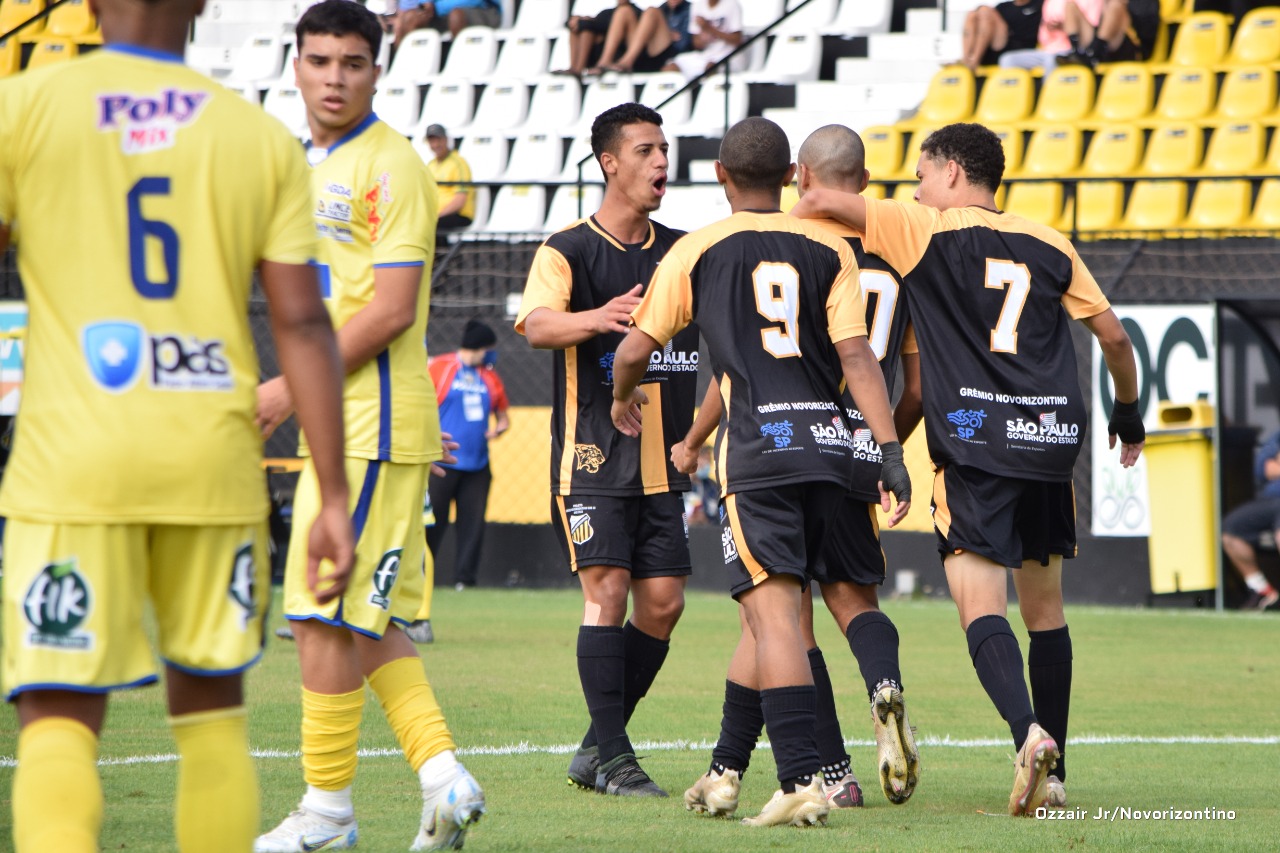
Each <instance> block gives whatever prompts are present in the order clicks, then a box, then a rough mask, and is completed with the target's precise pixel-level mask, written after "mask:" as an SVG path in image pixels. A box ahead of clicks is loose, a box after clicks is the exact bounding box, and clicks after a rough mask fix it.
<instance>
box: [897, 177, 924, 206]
mask: <svg viewBox="0 0 1280 853" xmlns="http://www.w3.org/2000/svg"><path fill="white" fill-rule="evenodd" d="M918 186H920V184H918V183H916V182H915V181H903V182H902V183H900V184H898V185H897V186H896V187H894V188H893V200H894V201H900V202H902V203H903V204H915V203H916V187H918Z"/></svg>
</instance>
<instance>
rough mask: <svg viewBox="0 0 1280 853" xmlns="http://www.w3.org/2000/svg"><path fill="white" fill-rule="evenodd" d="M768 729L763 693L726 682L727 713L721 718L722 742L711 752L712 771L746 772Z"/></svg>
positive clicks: (725, 707) (725, 701)
mask: <svg viewBox="0 0 1280 853" xmlns="http://www.w3.org/2000/svg"><path fill="white" fill-rule="evenodd" d="M763 727H764V713H763V711H761V708H760V691H759V690H752V689H751V688H750V687H743V686H742V685H741V684H735V683H734V682H732V681H726V682H725V683H724V710H723V716H721V718H720V739H719V740H717V741H716V746H715V749H713V750H712V751H711V769H712V770H715V771H716V772H718V773H723V772H724V771H725V770H737V771H738V772H739V773H746V772H747V767H748V766H750V764H751V753H752V752H753V751H755V748H756V741H758V740H759V739H760V729H762V728H763Z"/></svg>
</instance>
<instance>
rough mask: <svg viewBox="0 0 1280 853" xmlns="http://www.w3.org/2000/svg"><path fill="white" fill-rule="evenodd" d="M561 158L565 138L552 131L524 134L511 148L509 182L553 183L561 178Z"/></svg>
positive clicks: (505, 176)
mask: <svg viewBox="0 0 1280 853" xmlns="http://www.w3.org/2000/svg"><path fill="white" fill-rule="evenodd" d="M563 157H564V137H562V136H561V135H560V134H559V133H555V132H554V131H537V132H533V133H524V134H521V135H520V136H517V137H516V138H515V141H514V142H513V143H512V145H511V161H510V162H509V163H508V164H507V171H506V174H505V175H504V176H503V178H504V179H505V180H508V181H554V180H556V179H557V178H558V177H559V176H560V171H561V169H562V166H563V163H564V161H563V159H562V158H563Z"/></svg>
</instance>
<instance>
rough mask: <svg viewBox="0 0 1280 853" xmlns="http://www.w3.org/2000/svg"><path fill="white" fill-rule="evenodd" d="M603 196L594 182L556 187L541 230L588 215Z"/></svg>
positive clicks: (563, 224) (553, 229)
mask: <svg viewBox="0 0 1280 853" xmlns="http://www.w3.org/2000/svg"><path fill="white" fill-rule="evenodd" d="M603 198H604V188H603V187H600V186H597V185H594V184H587V185H585V186H582V187H576V186H571V187H557V188H556V192H555V195H553V196H551V207H550V208H549V209H548V210H547V219H546V222H545V223H543V230H544V231H546V232H548V233H550V232H553V231H559V230H560V229H561V228H564V227H565V226H566V225H569V224H570V223H573V222H577V221H578V220H579V219H583V218H585V217H588V216H590V215H591V214H593V213H595V212H596V211H597V210H599V209H600V202H601V200H602V199H603ZM579 202H581V203H579ZM659 216H661V214H659Z"/></svg>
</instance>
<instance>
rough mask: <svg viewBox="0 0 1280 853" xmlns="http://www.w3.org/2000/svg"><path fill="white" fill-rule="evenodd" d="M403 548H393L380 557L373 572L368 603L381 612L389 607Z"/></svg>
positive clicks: (398, 572)
mask: <svg viewBox="0 0 1280 853" xmlns="http://www.w3.org/2000/svg"><path fill="white" fill-rule="evenodd" d="M403 552H404V549H403V548H393V549H391V550H390V551H388V552H387V553H385V554H383V555H382V559H381V560H379V561H378V568H376V569H374V570H373V595H370V596H369V603H370V604H376V605H377V606H378V607H381V608H382V609H383V610H387V609H389V608H390V607H391V590H392V589H394V588H395V585H396V578H397V577H398V576H399V574H400V555H401V554H402V553H403Z"/></svg>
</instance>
